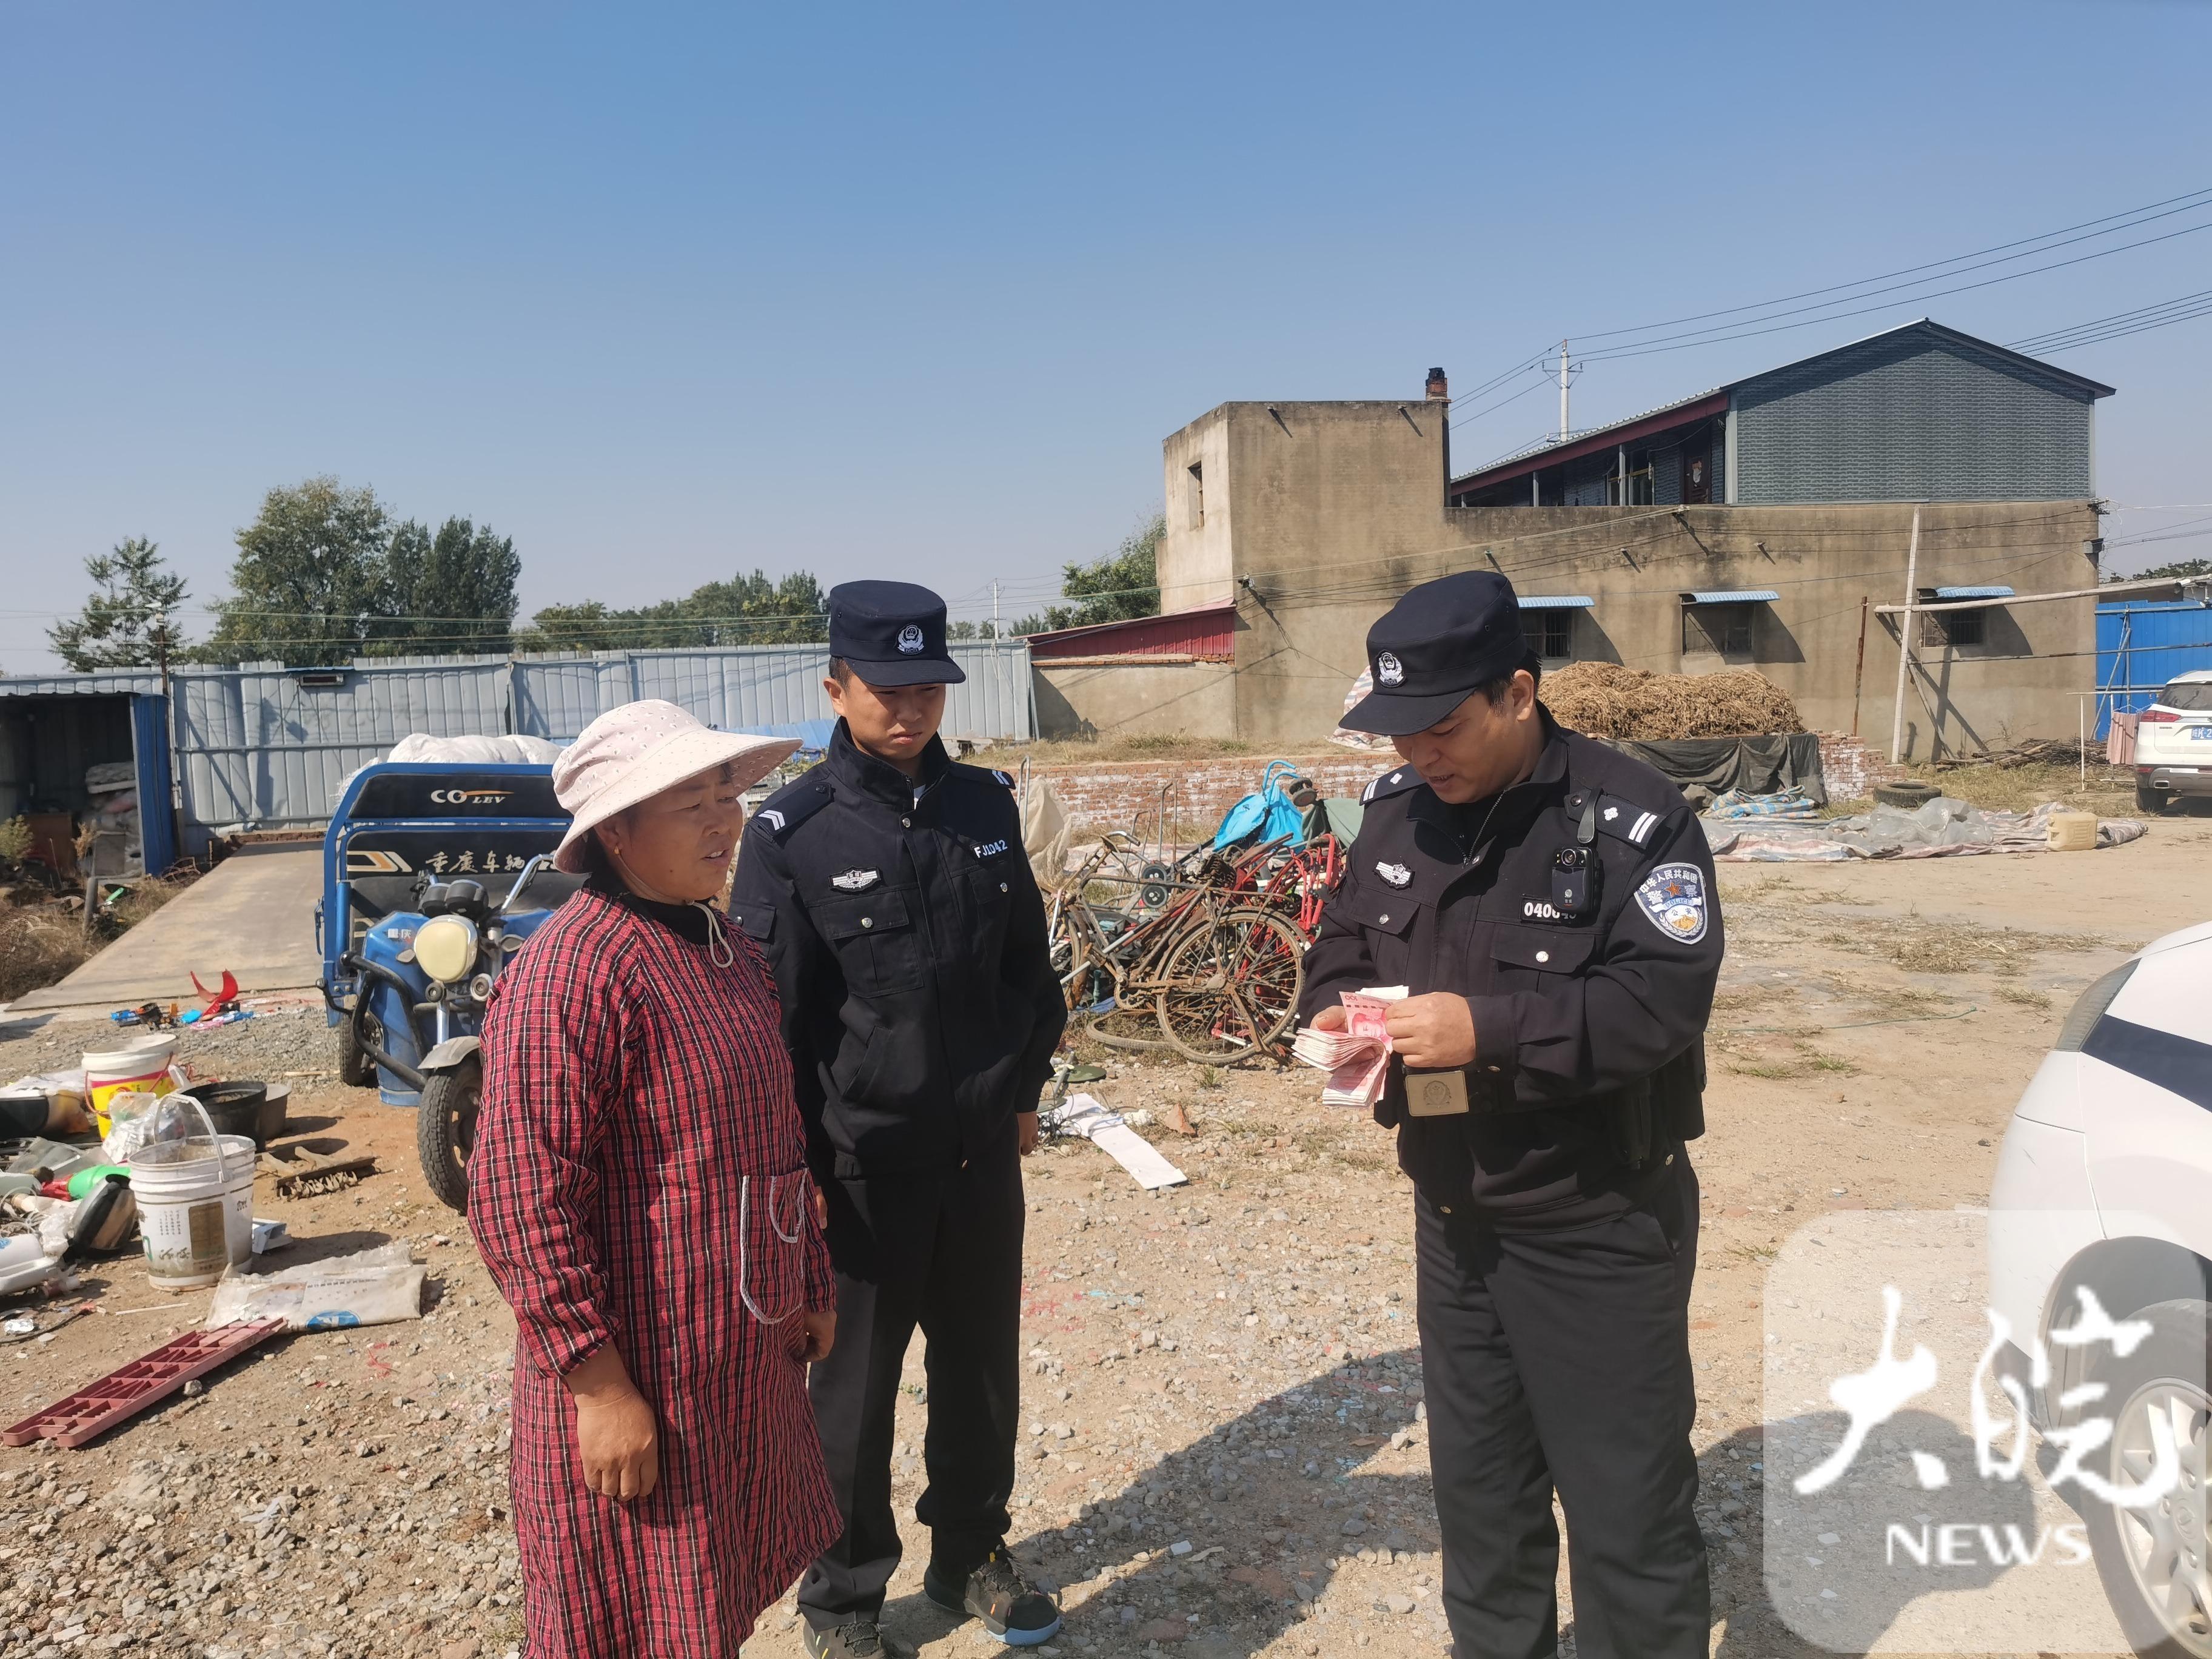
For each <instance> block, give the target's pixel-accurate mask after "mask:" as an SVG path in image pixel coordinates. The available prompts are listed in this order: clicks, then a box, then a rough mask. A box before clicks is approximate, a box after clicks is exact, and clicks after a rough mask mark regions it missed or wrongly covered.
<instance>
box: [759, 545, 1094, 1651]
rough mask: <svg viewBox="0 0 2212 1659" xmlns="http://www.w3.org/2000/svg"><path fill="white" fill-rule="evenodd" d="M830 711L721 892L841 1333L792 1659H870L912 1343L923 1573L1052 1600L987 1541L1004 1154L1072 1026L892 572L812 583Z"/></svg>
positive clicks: (962, 1604) (1005, 1424) (996, 802)
mask: <svg viewBox="0 0 2212 1659" xmlns="http://www.w3.org/2000/svg"><path fill="white" fill-rule="evenodd" d="M829 651H830V666H829V673H830V678H829V680H827V681H826V682H825V683H824V690H826V691H827V692H828V694H829V702H830V705H831V706H832V707H833V708H835V709H836V712H837V714H838V716H839V719H838V722H837V729H836V736H835V737H834V738H832V739H831V740H830V744H829V753H828V755H827V757H825V758H824V760H823V763H822V764H821V765H819V766H817V767H816V768H815V769H813V770H812V771H811V772H808V773H806V774H805V775H804V776H802V777H800V778H799V780H798V781H795V782H793V783H792V784H789V785H787V787H784V788H782V789H781V790H779V791H778V792H777V793H775V794H774V795H772V796H770V797H769V799H768V800H767V801H765V802H764V803H763V805H762V806H761V809H760V811H757V813H755V814H754V816H753V819H752V822H751V823H750V824H749V825H748V826H747V828H746V833H745V836H744V842H743V851H742V853H741V854H740V856H739V859H738V871H737V877H736V881H735V884H734V888H733V890H732V897H731V910H732V915H733V917H734V918H736V919H737V920H738V924H739V925H740V926H742V927H743V928H744V931H745V932H746V933H748V934H750V936H751V937H752V939H754V941H755V942H756V943H757V944H758V945H760V947H761V948H762V950H763V951H764V952H765V953H766V954H767V957H768V959H769V963H771V964H772V965H773V966H774V968H775V976H776V985H777V988H778V990H779V991H780V992H781V996H782V1000H783V1029H784V1036H785V1039H786V1041H787V1043H788V1044H789V1046H790V1049H791V1054H792V1060H793V1074H794V1079H795V1083H796V1086H797V1090H798V1094H799V1109H800V1113H801V1115H803V1116H804V1118H805V1121H806V1126H807V1134H808V1141H809V1146H808V1158H809V1161H810V1162H811V1164H812V1166H813V1169H814V1172H815V1176H816V1178H817V1181H818V1182H820V1184H821V1186H822V1188H823V1193H824V1194H825V1195H826V1198H827V1201H828V1215H829V1253H830V1256H831V1258H832V1261H833V1262H834V1264H835V1266H836V1273H837V1343H836V1346H835V1347H834V1348H832V1349H831V1350H830V1353H829V1358H828V1359H826V1360H823V1361H818V1362H817V1364H815V1365H814V1367H813V1371H812V1374H811V1379H810V1382H809V1385H808V1387H809V1393H810V1394H811V1397H812V1400H813V1405H814V1415H815V1422H816V1425H817V1428H818V1429H819V1430H820V1432H821V1436H822V1449H823V1454H824V1456H825V1461H826V1462H827V1464H828V1467H829V1479H830V1483H831V1485H832V1486H834V1487H835V1489H836V1498H837V1503H838V1507H839V1511H840V1513H841V1514H842V1516H843V1517H844V1522H845V1531H844V1535H843V1536H842V1538H840V1539H839V1540H838V1541H837V1542H836V1544H835V1545H834V1546H832V1547H831V1548H830V1549H829V1552H828V1553H825V1554H824V1555H823V1556H822V1557H821V1558H820V1559H818V1560H817V1561H816V1562H815V1563H814V1565H813V1566H812V1567H811V1569H810V1570H809V1571H808V1572H807V1574H806V1577H805V1581H804V1582H803V1583H801V1585H800V1587H799V1611H800V1612H801V1613H802V1614H803V1615H804V1616H805V1621H806V1630H805V1644H806V1651H807V1652H808V1654H810V1655H811V1656H813V1659H877V1656H878V1655H882V1654H885V1653H888V1652H889V1651H890V1649H889V1648H888V1647H887V1645H886V1644H884V1639H883V1636H882V1633H881V1632H880V1631H879V1629H878V1620H879V1618H880V1615H881V1613H882V1610H883V1604H884V1585H885V1584H886V1583H888V1582H889V1580H890V1576H891V1572H892V1570H893V1569H894V1568H895V1567H896V1566H897V1565H898V1559H899V1536H898V1528H897V1525H896V1522H895V1521H894V1520H893V1518H892V1515H891V1490H890V1464H891V1443H892V1437H893V1428H894V1420H895V1414H896V1406H897V1402H898V1391H899V1383H900V1369H901V1365H902V1362H903V1360H904V1358H905V1355H906V1349H907V1344H908V1340H909V1339H910V1338H911V1337H912V1336H913V1334H914V1330H915V1326H916V1325H917V1324H919V1325H920V1326H921V1330H922V1333H923V1334H924V1337H925V1339H926V1340H927V1345H928V1346H927V1367H928V1369H927V1376H928V1379H929V1395H928V1409H929V1427H928V1431H927V1434H926V1436H925V1437H924V1438H923V1441H922V1462H923V1465H924V1468H925V1470H926V1472H927V1477H928V1485H927V1489H926V1490H925V1491H924V1492H923V1493H922V1495H921V1502H920V1504H918V1505H917V1506H916V1514H917V1516H918V1518H919V1519H920V1520H921V1522H922V1523H923V1524H924V1525H926V1526H927V1527H928V1528H930V1529H931V1536H932V1543H931V1549H930V1561H929V1567H928V1571H927V1574H926V1575H925V1577H924V1578H923V1581H922V1583H923V1589H924V1591H925V1593H926V1594H927V1595H928V1596H929V1598H930V1599H931V1600H932V1601H935V1602H937V1603H938V1604H939V1605H940V1606H941V1607H945V1609H946V1610H947V1611H949V1612H953V1613H963V1612H964V1613H970V1614H973V1615H974V1616H975V1617H976V1618H977V1619H979V1620H981V1621H982V1622H983V1625H984V1626H985V1628H986V1629H987V1630H988V1631H990V1632H991V1633H992V1634H993V1635H994V1636H997V1637H1000V1638H1002V1639H1003V1640H1005V1641H1006V1642H1008V1643H1011V1644H1018V1645H1030V1644H1036V1643H1041V1642H1044V1641H1047V1640H1048V1639H1049V1638H1051V1637H1052V1636H1053V1635H1054V1632H1057V1631H1058V1630H1059V1629H1060V1610H1059V1608H1058V1607H1056V1606H1055V1605H1054V1602H1053V1601H1052V1598H1051V1597H1050V1596H1048V1595H1044V1594H1043V1593H1042V1592H1041V1591H1039V1590H1038V1589H1036V1588H1035V1587H1034V1586H1033V1585H1032V1584H1031V1583H1030V1582H1029V1580H1028V1578H1027V1577H1025V1576H1024V1573H1023V1571H1022V1569H1021V1568H1020V1566H1019V1565H1018V1564H1017V1563H1015V1562H1014V1561H1013V1560H1012V1559H1011V1558H1010V1557H1009V1556H1008V1555H1007V1554H1006V1547H1005V1540H1006V1528H1007V1526H1008V1525H1009V1516H1008V1514H1007V1510H1006V1504H1007V1500H1008V1498H1010V1497H1011V1496H1012V1492H1013V1484H1014V1437H1015V1430H1016V1420H1017V1417H1018V1410H1019V1405H1020V1399H1019V1395H1020V1383H1019V1367H1020V1358H1019V1345H1020V1319H1021V1277H1022V1222H1023V1217H1024V1201H1023V1196H1022V1177H1021V1169H1020V1158H1021V1155H1023V1154H1025V1153H1027V1152H1030V1151H1031V1150H1032V1149H1033V1148H1034V1147H1035V1146H1036V1137H1037V1120H1036V1105H1037V1097H1038V1094H1039V1092H1040V1091H1041V1090H1042V1087H1043V1085H1044V1084H1045V1081H1046V1079H1048V1077H1049V1075H1050V1073H1051V1070H1052V1054H1053V1049H1054V1046H1055V1045H1056V1044H1057V1043H1058V1042H1059V1041H1060V1030H1061V1028H1062V1027H1063V1026H1064V1025H1065V1024H1066V1007H1065V1006H1064V1004H1063V1002H1062V1000H1061V998H1060V986H1059V983H1058V981H1057V980H1056V979H1055V977H1054V974H1053V971H1052V966H1051V960H1050V955H1049V950H1048V945H1047V941H1046V936H1045V933H1046V929H1045V915H1044V905H1043V901H1042V899H1041V898H1040V897H1039V896H1038V893H1037V888H1036V882H1035V880H1034V879H1033V878H1031V876H1030V866H1029V860H1028V858H1027V856H1026V854H1025V853H1024V849H1023V846H1022V827H1021V814H1020V811H1019V809H1018V806H1017V805H1016V803H1015V800H1014V795H1013V788H1012V783H1013V781H1012V779H1011V778H1009V777H1008V776H1007V775H1006V774H1005V773H1004V772H994V771H989V770H987V769H984V768H981V767H977V766H963V765H961V764H959V763H957V762H955V761H953V760H951V758H950V757H948V756H947V755H946V754H945V745H944V744H943V743H942V742H941V741H939V738H938V735H937V732H938V727H939V724H940V723H941V722H942V721H943V720H944V717H945V686H946V685H947V684H951V683H957V682H958V681H960V680H962V679H963V678H966V677H965V676H964V675H963V673H962V672H961V671H960V668H959V666H958V665H957V664H955V663H954V662H953V660H952V659H951V655H950V654H949V653H947V652H946V650H945V602H944V600H942V599H939V598H938V597H937V595H935V594H934V593H933V592H930V591H929V590H928V589H927V588H925V587H916V586H913V585H912V584H910V583H907V582H880V581H867V582H848V583H845V584H844V585H842V586H839V587H836V588H833V589H832V590H831V591H830V593H829Z"/></svg>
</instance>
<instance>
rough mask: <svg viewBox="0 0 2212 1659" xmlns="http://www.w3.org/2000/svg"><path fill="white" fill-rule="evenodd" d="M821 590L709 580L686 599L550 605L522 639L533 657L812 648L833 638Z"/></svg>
mask: <svg viewBox="0 0 2212 1659" xmlns="http://www.w3.org/2000/svg"><path fill="white" fill-rule="evenodd" d="M827 609H828V606H827V605H826V603H825V601H824V599H823V593H822V584H821V583H820V582H819V581H817V580H815V578H814V576H813V574H811V572H808V571H804V570H795V571H793V572H792V573H791V574H789V575H787V576H783V577H781V578H771V577H770V576H769V574H767V573H766V572H765V571H761V570H756V571H754V572H753V573H752V574H750V575H749V576H732V578H731V579H730V580H727V581H714V582H708V583H706V584H705V585H703V586H699V587H696V588H694V589H692V591H691V592H690V593H688V594H686V595H685V596H684V598H682V599H662V600H660V601H659V602H658V603H656V604H653V605H639V606H636V607H634V608H632V609H629V610H617V609H615V608H613V607H611V606H610V605H606V604H605V603H603V602H602V601H600V600H598V599H589V600H586V601H585V602H584V603H582V604H580V605H548V606H546V607H545V608H544V610H542V611H538V613H537V614H536V615H535V616H534V617H532V618H531V626H530V627H529V628H528V629H525V630H523V631H522V632H521V633H520V634H519V635H516V644H517V646H518V647H519V648H520V649H522V650H526V651H653V650H678V649H690V650H696V649H700V648H702V647H709V646H720V645H789V644H811V643H817V642H819V641H824V640H827V639H828V638H829V619H828V617H827V616H826V615H825V614H824V613H825V612H826V611H827Z"/></svg>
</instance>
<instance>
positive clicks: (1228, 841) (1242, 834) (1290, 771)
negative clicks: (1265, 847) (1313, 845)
mask: <svg viewBox="0 0 2212 1659" xmlns="http://www.w3.org/2000/svg"><path fill="white" fill-rule="evenodd" d="M1278 767H1279V768H1281V769H1282V770H1281V775H1282V776H1284V777H1286V778H1288V777H1296V776H1297V768H1296V767H1294V766H1292V765H1291V763H1290V762H1288V761H1286V760H1272V761H1269V762H1268V763H1267V770H1265V771H1264V772H1262V773H1261V774H1260V787H1259V789H1258V791H1257V792H1256V793H1253V794H1249V795H1247V796H1245V797H1244V799H1242V800H1240V801H1238V802H1237V805H1234V806H1232V807H1231V808H1230V809H1229V812H1228V815H1227V816H1226V817H1224V818H1223V819H1222V820H1221V828H1220V829H1217V830H1215V831H1214V832H1213V850H1214V851H1215V852H1217V853H1218V852H1222V851H1224V850H1225V849H1227V848H1231V847H1234V846H1236V845H1237V844H1238V843H1240V842H1248V841H1249V842H1270V841H1277V840H1280V839H1281V838H1283V837H1284V836H1288V837H1289V838H1290V839H1291V841H1292V842H1297V841H1298V840H1300V839H1301V838H1302V837H1303V836H1304V834H1305V817H1304V814H1303V813H1301V812H1300V811H1298V809H1297V807H1295V806H1293V805H1291V798H1290V797H1289V796H1288V795H1286V794H1285V793H1283V792H1282V790H1281V788H1280V787H1278V786H1277V784H1276V781H1275V779H1276V769H1277V768H1278ZM1255 831H1256V832H1257V834H1256V835H1255Z"/></svg>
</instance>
